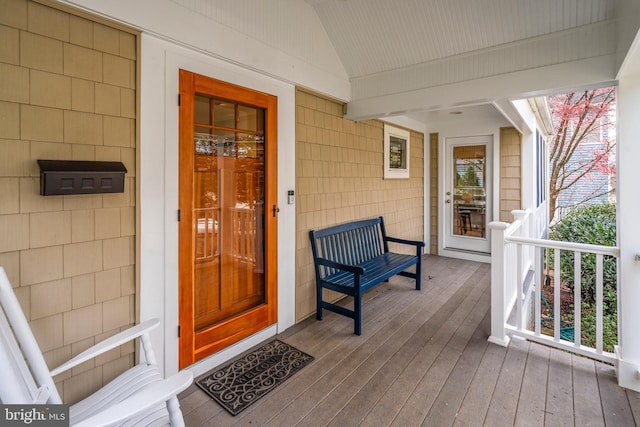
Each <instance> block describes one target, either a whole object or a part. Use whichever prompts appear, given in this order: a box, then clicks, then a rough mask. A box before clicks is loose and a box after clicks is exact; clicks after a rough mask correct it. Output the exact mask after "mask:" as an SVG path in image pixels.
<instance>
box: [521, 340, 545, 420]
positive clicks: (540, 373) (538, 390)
mask: <svg viewBox="0 0 640 427" xmlns="http://www.w3.org/2000/svg"><path fill="white" fill-rule="evenodd" d="M548 374H549V348H548V347H543V346H541V345H534V346H531V348H530V350H529V354H528V355H527V364H526V366H525V369H524V375H523V378H522V388H521V390H520V397H519V399H518V409H517V411H516V421H515V425H516V426H521V427H525V426H531V427H535V426H540V427H542V426H544V415H545V407H546V395H547V379H548V376H549V375H548Z"/></svg>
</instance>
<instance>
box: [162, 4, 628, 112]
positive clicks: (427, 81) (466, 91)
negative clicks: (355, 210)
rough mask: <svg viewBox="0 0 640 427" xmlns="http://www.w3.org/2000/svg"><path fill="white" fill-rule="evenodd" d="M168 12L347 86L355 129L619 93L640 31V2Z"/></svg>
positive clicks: (235, 7)
mask: <svg viewBox="0 0 640 427" xmlns="http://www.w3.org/2000/svg"><path fill="white" fill-rule="evenodd" d="M168 1H170V2H172V3H175V4H178V5H181V6H183V7H184V8H186V9H188V10H190V11H191V12H193V13H196V14H198V15H201V16H204V17H206V18H208V19H210V20H213V21H215V22H217V23H220V24H221V25H223V26H226V27H229V28H230V29H232V30H233V31H237V32H239V33H241V34H244V35H246V36H248V37H249V38H252V39H255V40H259V41H260V42H261V43H264V44H265V45H267V46H269V47H273V48H274V49H277V50H280V51H282V52H285V53H287V54H288V55H292V56H293V57H295V58H298V59H300V60H301V61H302V63H311V62H312V61H314V60H315V63H314V64H319V65H318V66H319V67H320V68H322V67H324V69H323V71H324V72H326V73H327V75H328V76H331V78H333V77H334V76H335V78H336V81H339V80H340V79H344V80H343V81H345V82H347V81H348V84H347V86H348V89H347V93H348V95H347V96H345V97H340V99H344V100H348V101H349V103H348V108H347V114H346V117H347V118H350V119H353V120H362V119H368V118H383V117H389V116H399V115H407V116H408V115H410V114H411V115H412V117H414V118H415V117H419V116H420V114H416V113H421V112H425V111H431V110H440V109H458V108H461V107H468V106H474V105H483V104H494V105H495V104H496V103H498V102H501V101H504V100H506V99H515V98H522V97H532V96H541V95H545V94H550V93H554V92H559V91H564V90H569V89H574V88H583V87H588V86H592V85H606V84H611V83H612V82H614V81H615V78H616V73H617V71H618V68H619V67H620V64H621V61H622V59H623V58H624V56H625V54H626V52H627V50H628V49H629V47H630V45H631V42H632V39H633V36H635V34H636V33H637V31H638V28H639V27H640V11H639V10H638V9H640V8H639V7H638V6H639V5H640V0H270V1H264V0H168ZM267 23H269V24H267ZM622 23H624V25H622ZM274 24H277V25H274ZM321 39H323V40H321ZM324 40H326V45H331V46H332V47H331V46H330V47H329V49H325V50H322V46H325V45H323V44H322V43H323V42H324ZM318 59H319V61H318ZM323 59H326V60H323ZM332 64H333V65H332ZM285 65H286V64H285ZM336 65H338V66H336ZM340 65H341V66H342V67H340ZM289 68H290V69H295V67H290V66H289ZM289 68H287V69H289ZM422 117H425V118H428V116H424V115H423V116H422Z"/></svg>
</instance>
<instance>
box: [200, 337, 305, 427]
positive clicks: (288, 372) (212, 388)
mask: <svg viewBox="0 0 640 427" xmlns="http://www.w3.org/2000/svg"><path fill="white" fill-rule="evenodd" d="M312 361H313V357H312V356H309V355H308V354H306V353H303V352H302V351H300V350H298V349H297V348H294V347H292V346H290V345H289V344H285V343H283V342H282V341H278V340H273V341H271V342H270V343H268V344H265V345H263V346H262V347H260V348H259V349H257V350H255V351H252V352H251V353H249V354H247V355H246V356H244V357H243V358H241V359H238V360H236V361H234V362H231V363H229V364H228V365H226V366H224V367H223V368H220V369H218V370H216V371H214V372H212V373H211V374H208V375H207V376H206V377H204V378H202V379H200V380H198V381H196V384H198V386H199V387H200V388H201V389H203V390H204V391H205V393H207V394H208V395H209V396H211V397H212V398H213V400H215V401H216V402H218V403H219V404H220V405H222V407H223V408H224V409H226V410H227V411H228V412H229V413H230V414H231V415H238V414H239V413H240V412H242V411H244V410H245V409H247V407H249V406H250V405H251V404H252V403H254V402H256V401H257V400H259V399H260V398H261V397H262V396H264V395H265V394H267V393H269V392H270V391H271V390H273V389H274V388H276V387H277V386H278V385H280V384H282V383H283V382H284V381H285V380H287V379H288V378H289V377H291V376H292V375H293V374H295V373H296V372H298V371H299V370H300V369H302V368H304V367H305V366H307V365H308V364H309V363H310V362H312Z"/></svg>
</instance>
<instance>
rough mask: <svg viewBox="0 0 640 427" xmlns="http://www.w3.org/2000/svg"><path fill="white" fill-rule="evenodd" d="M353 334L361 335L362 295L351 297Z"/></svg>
mask: <svg viewBox="0 0 640 427" xmlns="http://www.w3.org/2000/svg"><path fill="white" fill-rule="evenodd" d="M353 314H354V316H353V323H354V328H353V329H354V330H353V333H354V334H356V335H362V295H360V294H357V295H355V296H354V297H353Z"/></svg>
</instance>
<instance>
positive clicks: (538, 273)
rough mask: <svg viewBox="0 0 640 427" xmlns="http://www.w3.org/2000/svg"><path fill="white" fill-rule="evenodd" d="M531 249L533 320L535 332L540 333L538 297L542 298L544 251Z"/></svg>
mask: <svg viewBox="0 0 640 427" xmlns="http://www.w3.org/2000/svg"><path fill="white" fill-rule="evenodd" d="M533 250H534V251H535V254H536V255H535V264H534V269H535V270H534V271H535V277H534V280H535V283H534V285H535V289H536V292H535V297H534V299H535V313H536V314H535V316H536V320H535V333H536V335H540V317H541V316H540V310H541V307H540V299H542V253H543V252H544V248H536V247H534V248H533Z"/></svg>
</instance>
